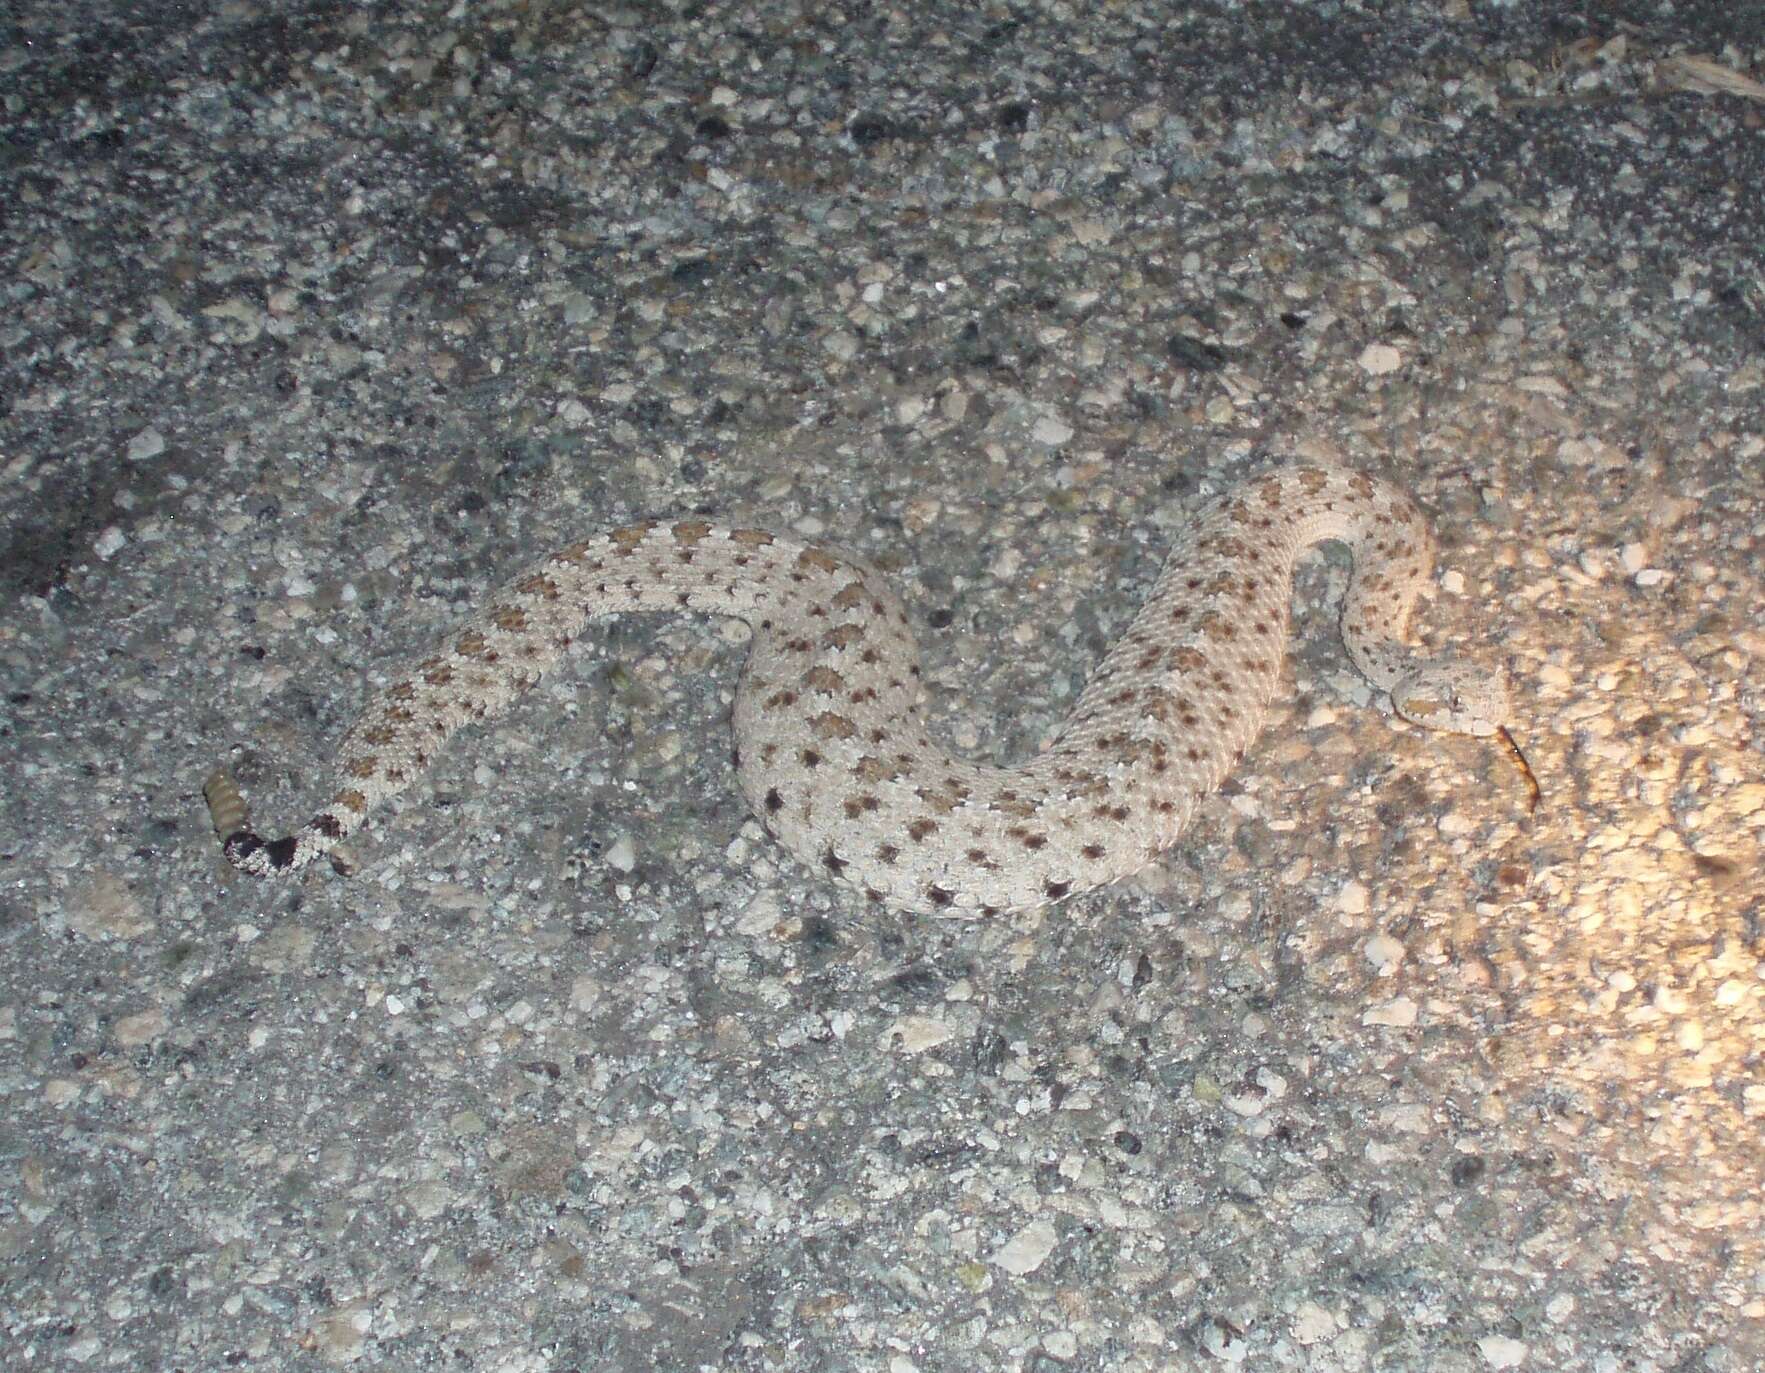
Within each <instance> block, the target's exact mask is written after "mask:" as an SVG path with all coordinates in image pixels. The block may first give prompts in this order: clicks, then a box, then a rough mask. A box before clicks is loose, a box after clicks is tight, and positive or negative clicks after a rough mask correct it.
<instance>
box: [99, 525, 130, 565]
mask: <svg viewBox="0 0 1765 1373" xmlns="http://www.w3.org/2000/svg"><path fill="white" fill-rule="evenodd" d="M128 541H129V538H128V535H126V534H124V533H123V531H122V530H120V529H118V528H117V527H116V526H115V525H114V524H107V525H105V526H104V528H103V530H101V531H100V532H99V535H98V537H97V539H96V540H94V541H93V544H92V551H93V552H94V553H96V554H97V555H98V556H99V557H100V558H105V559H109V558H111V557H114V556H115V555H116V554H117V553H119V552H121V551H122V547H123V545H124V544H126V543H128Z"/></svg>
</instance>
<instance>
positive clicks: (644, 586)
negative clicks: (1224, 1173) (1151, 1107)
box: [203, 461, 1539, 916]
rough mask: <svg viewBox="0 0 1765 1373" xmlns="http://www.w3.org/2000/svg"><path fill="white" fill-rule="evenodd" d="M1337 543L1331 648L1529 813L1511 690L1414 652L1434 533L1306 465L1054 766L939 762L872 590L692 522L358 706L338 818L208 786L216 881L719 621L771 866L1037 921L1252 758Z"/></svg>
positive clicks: (1227, 510) (1105, 664)
mask: <svg viewBox="0 0 1765 1373" xmlns="http://www.w3.org/2000/svg"><path fill="white" fill-rule="evenodd" d="M1328 540H1336V541H1339V542H1341V543H1343V544H1345V545H1347V548H1348V550H1349V554H1350V557H1351V559H1352V570H1351V572H1350V575H1349V579H1348V584H1347V588H1346V591H1345V593H1344V596H1343V601H1342V607H1341V615H1340V621H1339V625H1340V633H1341V638H1342V643H1343V647H1344V648H1345V649H1346V651H1347V655H1348V658H1349V660H1350V661H1351V662H1352V663H1353V665H1354V667H1355V668H1356V669H1357V670H1358V671H1359V673H1360V674H1361V675H1362V676H1363V677H1365V678H1366V680H1367V681H1368V682H1369V683H1370V684H1371V685H1372V686H1373V687H1374V688H1376V689H1377V690H1378V691H1379V692H1380V693H1382V694H1383V695H1384V696H1385V697H1387V698H1389V702H1390V706H1391V708H1392V710H1393V711H1394V713H1395V714H1397V715H1398V716H1400V717H1402V718H1403V719H1405V720H1408V721H1410V722H1411V723H1413V724H1416V725H1419V726H1422V727H1424V728H1427V729H1430V730H1439V731H1446V732H1450V733H1458V734H1466V735H1471V736H1475V737H1479V738H1497V739H1499V740H1500V741H1501V742H1502V745H1503V746H1504V747H1505V748H1506V749H1507V750H1508V752H1509V754H1510V756H1511V757H1512V758H1513V759H1514V760H1515V762H1516V763H1517V765H1518V766H1519V767H1520V769H1521V771H1522V773H1523V775H1524V777H1525V780H1526V784H1527V787H1528V790H1529V793H1530V798H1531V800H1530V804H1531V806H1532V807H1533V808H1536V806H1537V804H1538V796H1539V790H1538V783H1537V781H1536V779H1535V777H1534V776H1533V774H1532V771H1531V769H1530V767H1529V766H1527V764H1526V760H1525V757H1524V755H1523V754H1522V753H1521V752H1520V749H1519V746H1518V745H1517V744H1516V743H1515V741H1514V737H1513V734H1512V733H1511V731H1510V729H1509V721H1510V716H1511V696H1512V692H1511V687H1510V683H1509V679H1508V674H1507V672H1506V670H1505V669H1504V668H1503V667H1501V666H1500V665H1497V664H1493V663H1489V662H1479V661H1478V660H1477V659H1476V657H1475V656H1460V655H1458V654H1455V653H1452V652H1447V653H1441V654H1429V653H1424V652H1423V651H1422V650H1421V649H1419V648H1417V647H1415V646H1413V645H1412V643H1411V641H1410V638H1409V628H1410V620H1411V615H1412V611H1413V610H1414V608H1415V605H1416V603H1417V600H1418V598H1419V597H1420V596H1421V595H1422V593H1423V592H1424V591H1425V590H1426V589H1427V588H1428V587H1429V586H1430V584H1431V576H1432V569H1433V564H1434V540H1433V537H1432V534H1431V532H1430V529H1429V524H1428V521H1427V518H1426V517H1425V516H1424V515H1423V513H1422V511H1421V510H1420V508H1419V507H1418V506H1417V505H1416V504H1415V502H1414V501H1413V500H1412V499H1411V498H1410V497H1409V496H1408V495H1407V494H1406V493H1405V492H1404V491H1403V490H1402V489H1400V488H1399V487H1397V486H1396V485H1394V484H1392V483H1390V482H1387V481H1384V480H1381V479H1379V478H1377V477H1374V476H1372V475H1369V474H1367V473H1364V472H1361V471H1357V470H1353V469H1350V468H1347V467H1342V466H1337V465H1335V464H1329V463H1319V462H1315V461H1299V462H1293V463H1290V464H1287V465H1282V466H1278V467H1274V468H1271V469H1268V470H1265V471H1263V472H1260V473H1257V474H1254V475H1251V476H1249V477H1247V478H1245V479H1243V480H1241V481H1239V482H1237V483H1235V484H1233V485H1231V486H1229V487H1227V488H1226V489H1224V490H1222V491H1221V492H1219V493H1218V494H1217V495H1215V496H1213V497H1212V498H1211V499H1209V500H1206V501H1205V502H1203V503H1202V504H1201V505H1200V506H1199V507H1198V508H1197V509H1196V510H1195V511H1194V513H1193V514H1192V515H1191V516H1190V517H1189V518H1188V519H1186V520H1185V521H1184V523H1183V524H1182V526H1181V528H1180V530H1179V531H1178V532H1177V534H1176V535H1175V537H1174V538H1173V539H1172V542H1171V547H1170V549H1169V551H1168V554H1167V556H1166V559H1165V562H1164V565H1163V568H1162V570H1161V571H1160V573H1159V575H1158V578H1157V580H1156V581H1155V583H1154V585H1153V587H1152V589H1151V591H1150V593H1149V594H1148V595H1147V597H1146V598H1145V600H1144V602H1143V603H1142V604H1141V606H1140V608H1139V611H1138V613H1137V614H1136V615H1135V616H1134V618H1133V619H1132V621H1131V622H1130V623H1129V624H1128V626H1127V628H1126V630H1125V631H1124V632H1123V633H1122V634H1121V636H1120V637H1119V638H1118V639H1117V640H1116V641H1115V642H1114V643H1113V644H1112V645H1111V647H1110V648H1109V649H1108V650H1107V652H1106V653H1105V654H1104V656H1103V658H1102V660H1101V661H1100V662H1099V664H1098V665H1097V668H1096V670H1095V671H1094V672H1093V673H1092V674H1091V675H1090V677H1089V679H1088V681H1087V682H1086V685H1085V687H1084V689H1083V691H1082V692H1081V693H1080V695H1079V697H1078V699H1077V701H1076V702H1075V704H1074V706H1073V708H1072V710H1071V712H1070V713H1069V714H1068V716H1067V717H1066V719H1065V720H1064V722H1063V723H1062V724H1061V725H1060V726H1059V728H1058V730H1057V732H1056V733H1055V735H1054V737H1053V739H1052V741H1051V742H1050V743H1048V744H1047V746H1046V747H1044V748H1042V749H1041V750H1040V751H1039V752H1037V753H1036V754H1035V756H1033V757H1031V758H1029V759H1027V760H1025V761H1023V762H1021V763H1019V764H1017V765H1015V766H998V765H992V764H989V763H984V762H976V761H972V760H969V759H965V758H962V757H959V756H957V755H956V754H955V753H953V752H952V751H951V750H950V749H948V748H947V747H945V746H944V745H943V744H942V743H940V742H938V740H937V739H936V738H934V737H933V733H932V730H931V729H930V727H929V720H928V717H927V712H926V697H925V690H924V682H923V673H922V669H921V667H920V660H919V650H918V647H917V644H916V642H915V639H914V634H913V630H912V626H911V624H910V621H909V619H908V615H907V611H906V608H905V606H904V605H903V603H902V601H901V599H900V598H899V597H898V596H897V595H896V594H895V593H894V592H893V591H892V590H891V589H890V587H889V585H888V584H887V582H886V580H885V579H884V578H883V577H882V575H881V574H880V573H878V572H877V571H875V570H874V569H873V568H871V567H870V566H868V565H867V564H866V563H865V562H863V561H862V560H861V559H859V558H856V557H853V556H852V555H850V554H848V553H845V552H842V551H840V550H838V549H836V548H833V547H830V546H828V545H825V544H823V543H820V542H815V541H810V540H805V539H801V538H797V537H794V536H792V535H790V534H787V533H782V532H778V531H775V530H769V529H764V528H757V527H751V526H749V525H747V524H745V523H740V522H719V521H718V520H716V519H712V518H708V517H698V516H693V517H687V518H680V519H672V520H667V519H658V520H646V521H642V522H639V523H634V524H626V525H623V526H620V527H618V528H615V529H610V530H606V531H604V532H602V533H598V534H594V535H591V536H589V537H587V538H584V539H582V540H580V541H579V542H576V543H572V544H570V545H569V546H567V547H564V548H561V549H558V550H557V551H555V552H552V553H550V554H548V555H547V556H545V557H544V558H542V559H541V560H540V561H538V562H537V563H535V564H534V565H532V566H531V567H529V568H528V569H527V570H526V571H524V572H522V573H521V574H520V575H519V576H517V577H515V578H514V580H512V581H510V582H509V583H508V584H507V585H506V586H504V587H503V588H502V590H501V591H499V592H498V593H497V594H495V595H493V596H491V597H490V598H489V599H488V600H487V601H486V602H484V604H483V605H482V608H480V609H479V610H477V611H476V613H474V614H473V615H471V616H470V617H469V618H468V619H467V620H466V621H465V622H464V623H463V624H462V625H460V626H459V627H458V628H456V629H454V630H452V631H451V632H450V633H448V634H447V635H446V636H445V637H444V638H443V639H442V641H441V642H440V643H439V644H437V645H436V646H434V647H433V648H432V649H431V651H430V652H428V653H427V654H425V655H424V656H423V657H421V658H419V659H418V660H416V661H415V662H413V663H411V664H409V665H408V666H407V667H406V668H404V669H403V670H402V671H399V672H397V673H395V674H394V675H393V676H392V677H391V679H390V682H389V685H387V686H386V687H385V688H384V689H383V690H381V691H379V692H378V693H377V694H376V695H375V696H374V697H373V699H372V700H371V701H370V702H369V704H368V705H367V707H366V708H365V709H364V710H363V712H362V714H361V716H360V717H359V719H358V720H357V721H356V723H355V724H354V725H353V726H352V727H351V728H350V729H349V731H348V733H347V735H346V736H345V737H344V739H343V741H342V743H341V745H340V748H339V762H338V764H337V768H336V776H335V778H334V780H333V782H332V783H331V786H330V789H329V792H328V797H329V799H328V800H326V801H325V802H324V804H323V805H322V806H320V808H319V809H318V810H317V811H316V812H315V813H314V814H313V816H312V818H311V819H309V820H308V821H306V823H305V824H304V825H302V826H301V827H300V828H299V829H297V830H295V831H293V832H292V833H290V834H288V835H286V836H285V837H282V838H265V837H263V836H262V835H260V834H259V833H258V832H257V830H256V829H255V828H253V825H252V822H251V816H250V811H249V808H248V806H247V803H246V801H245V799H244V797H243V795H242V794H241V792H240V791H239V788H238V786H237V784H236V783H235V782H234V781H233V778H232V777H231V775H230V773H229V772H227V771H226V770H225V769H224V768H223V769H220V770H217V771H216V772H215V773H214V774H213V775H212V776H210V777H209V779H208V781H207V782H206V784H205V785H204V788H203V790H204V795H205V797H206V799H207V801H208V805H209V810H210V816H211V819H212V821H213V824H214V828H215V831H216V834H217V836H218V837H219V839H220V840H221V843H222V850H223V852H224V854H225V856H226V859H227V860H228V862H230V863H231V864H232V866H233V867H235V868H237V869H238V870H239V871H241V872H244V873H248V874H253V875H257V876H266V877H267V876H275V875H280V874H288V873H293V872H297V871H299V870H300V869H302V868H305V867H306V866H307V865H308V864H310V863H311V862H313V860H315V859H317V858H320V857H322V856H324V855H327V854H334V850H336V848H337V846H338V845H339V844H340V843H342V841H344V840H345V839H347V838H348V837H349V836H350V835H351V834H353V833H354V832H355V831H356V830H358V829H359V828H360V827H361V826H362V824H363V822H364V821H365V819H366V818H367V816H368V815H369V813H370V812H371V811H373V810H374V808H375V807H377V806H379V805H382V804H383V803H385V802H386V801H387V800H389V799H390V798H391V797H393V796H395V795H397V794H398V793H400V792H402V791H403V790H404V789H405V788H407V787H408V786H410V785H411V783H412V782H413V781H414V780H416V779H417V778H418V777H420V776H421V775H422V774H423V772H424V771H425V769H427V768H428V766H429V765H430V763H431V762H432V760H433V759H434V758H435V756H436V754H437V752H438V751H439V750H440V749H441V748H442V747H443V745H444V744H445V743H446V741H447V740H448V739H449V738H450V737H451V736H452V735H453V734H455V733H456V732H457V731H459V730H460V729H461V728H462V727H465V726H468V725H474V724H478V723H480V722H482V721H485V720H488V719H490V718H492V717H493V716H496V715H498V714H499V713H500V712H502V711H503V710H504V709H505V708H507V707H508V706H509V705H510V704H511V703H512V702H514V701H515V700H517V699H518V698H520V697H522V696H524V695H526V694H527V693H528V692H530V691H531V690H532V689H533V687H534V686H535V685H536V684H537V683H538V682H539V681H540V680H541V679H542V678H543V677H544V675H545V674H546V673H548V672H550V671H551V670H552V669H553V668H555V667H556V666H558V664H559V663H560V662H561V661H562V660H563V659H564V657H565V656H566V655H567V654H568V653H569V652H570V651H571V649H572V648H573V647H575V646H576V645H577V644H578V643H579V642H580V641H581V640H582V639H583V638H584V631H585V628H586V626H588V625H589V624H591V623H592V622H595V621H600V620H604V619H606V618H608V617H611V616H615V615H623V614H627V613H632V612H681V611H689V612H699V613H703V614H710V615H718V616H731V617H735V618H737V619H741V620H744V621H746V622H747V624H748V625H749V627H750V628H751V631H752V634H751V637H750V639H749V644H748V653H747V660H746V662H745V664H744V665H743V667H742V670H741V675H740V679H739V682H738V685H737V688H736V693H735V700H734V706H733V711H732V715H733V732H734V743H735V749H734V764H735V767H734V771H735V777H736V781H737V785H738V786H739V787H740V789H741V793H742V795H743V797H744V798H745V799H746V801H747V803H748V805H749V807H750V808H751V809H752V811H753V812H754V814H755V815H756V816H757V817H758V818H759V820H760V821H761V823H762V824H763V825H764V826H765V828H766V830H767V831H768V832H769V833H770V834H771V835H773V836H774V837H775V838H776V839H777V841H778V842H779V844H781V845H782V846H783V847H784V848H785V849H786V850H788V851H789V852H790V853H791V854H793V855H794V856H795V857H796V858H798V859H799V860H801V861H802V862H803V863H805V864H807V865H808V866H810V867H811V868H813V869H816V870H819V871H821V872H824V873H825V874H827V876H828V877H829V878H832V879H837V880H838V881H839V882H841V883H844V884H846V885H848V886H850V887H852V888H855V889H856V890H858V891H859V892H862V893H863V895H864V896H865V897H866V898H868V899H869V900H871V901H875V902H880V903H883V904H884V905H886V906H888V907H892V908H895V909H898V910H903V911H915V912H932V913H950V914H954V915H967V916H990V915H996V914H1001V913H1007V912H1019V911H1025V910H1032V909H1035V908H1037V907H1041V906H1046V905H1050V904H1053V903H1056V902H1061V901H1065V900H1067V899H1069V898H1071V897H1073V896H1076V895H1078V894H1080V893H1083V892H1087V891H1091V890H1093V889H1095V888H1098V887H1102V886H1105V885H1107V884H1109V883H1113V882H1117V881H1120V880H1121V879H1123V878H1126V877H1129V876H1131V875H1132V874H1134V873H1136V872H1139V871H1140V870H1141V869H1143V868H1145V867H1146V866H1147V865H1149V864H1151V863H1153V862H1155V861H1156V860H1157V859H1158V858H1159V856H1160V855H1161V854H1162V853H1163V852H1164V851H1165V850H1166V849H1168V848H1170V847H1171V845H1172V844H1174V843H1175V842H1176V841H1177V839H1178V837H1179V836H1180V835H1181V834H1182V833H1183V831H1184V829H1185V828H1186V827H1187V825H1188V824H1189V822H1190V820H1191V819H1192V818H1193V816H1194V815H1195V812H1196V809H1197V807H1198V806H1199V805H1200V803H1201V801H1202V800H1203V799H1204V798H1205V797H1207V796H1208V795H1209V794H1210V793H1211V792H1213V791H1214V789H1215V788H1217V787H1218V786H1219V785H1220V783H1221V782H1222V781H1223V780H1224V778H1225V776H1226V775H1227V773H1228V772H1229V771H1230V770H1231V768H1232V767H1234V766H1235V765H1236V764H1237V763H1238V762H1240V761H1241V760H1242V759H1243V758H1244V756H1245V753H1246V751H1247V750H1248V749H1249V748H1250V747H1251V744H1252V742H1253V741H1254V740H1255V739H1256V737H1257V735H1258V733H1259V732H1260V731H1261V729H1262V726H1263V723H1264V721H1265V719H1266V718H1267V716H1268V713H1269V708H1270V705H1271V703H1272V701H1273V699H1274V696H1275V693H1276V691H1277V689H1278V687H1279V685H1280V681H1281V675H1282V659H1283V654H1284V652H1285V647H1286V641H1287V635H1288V616H1289V610H1290V606H1291V602H1292V599H1293V576H1294V568H1295V565H1296V563H1297V562H1298V560H1299V558H1300V557H1301V555H1302V554H1304V553H1305V552H1306V551H1307V550H1308V549H1310V548H1311V547H1312V546H1314V545H1316V544H1319V543H1321V542H1324V541H1328ZM333 863H334V864H336V863H337V859H336V857H335V855H334V857H333Z"/></svg>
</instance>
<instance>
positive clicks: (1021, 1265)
mask: <svg viewBox="0 0 1765 1373" xmlns="http://www.w3.org/2000/svg"><path fill="white" fill-rule="evenodd" d="M1058 1238H1059V1237H1058V1236H1057V1235H1056V1234H1055V1233H1054V1227H1053V1226H1052V1225H1050V1224H1049V1223H1048V1222H1047V1221H1045V1220H1033V1221H1031V1222H1030V1223H1029V1224H1028V1225H1026V1226H1024V1228H1023V1229H1021V1230H1019V1231H1018V1232H1017V1233H1016V1234H1015V1235H1013V1236H1012V1237H1011V1238H1010V1239H1008V1240H1006V1241H1005V1243H1004V1244H1002V1245H1000V1246H999V1247H998V1248H997V1249H995V1250H994V1251H993V1262H994V1263H996V1264H998V1265H999V1267H1001V1268H1003V1269H1004V1270H1005V1271H1006V1272H1007V1273H1015V1274H1017V1275H1018V1276H1019V1277H1022V1276H1023V1275H1024V1274H1025V1273H1033V1272H1035V1271H1036V1270H1037V1269H1038V1268H1040V1267H1041V1266H1042V1263H1043V1261H1044V1260H1045V1259H1047V1257H1048V1255H1050V1254H1052V1253H1053V1252H1054V1245H1055V1242H1056V1240H1057V1239H1058Z"/></svg>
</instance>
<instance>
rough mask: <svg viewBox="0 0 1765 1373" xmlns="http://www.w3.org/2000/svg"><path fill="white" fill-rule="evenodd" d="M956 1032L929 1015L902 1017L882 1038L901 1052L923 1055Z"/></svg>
mask: <svg viewBox="0 0 1765 1373" xmlns="http://www.w3.org/2000/svg"><path fill="white" fill-rule="evenodd" d="M955 1035H956V1031H955V1030H954V1029H953V1028H952V1027H951V1025H950V1023H949V1022H948V1021H947V1020H939V1019H938V1018H937V1017H936V1016H930V1015H904V1016H902V1017H901V1018H900V1019H899V1020H897V1021H895V1023H894V1024H893V1025H891V1026H889V1028H888V1029H887V1030H885V1031H883V1038H884V1039H885V1040H887V1041H889V1042H892V1043H894V1044H896V1045H898V1046H899V1047H900V1048H901V1050H902V1052H904V1053H909V1054H920V1053H924V1052H925V1051H926V1050H927V1049H935V1048H937V1047H938V1045H940V1044H947V1043H948V1042H949V1041H950V1040H951V1039H953V1038H955Z"/></svg>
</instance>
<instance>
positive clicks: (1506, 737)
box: [1495, 725, 1544, 815]
mask: <svg viewBox="0 0 1765 1373" xmlns="http://www.w3.org/2000/svg"><path fill="white" fill-rule="evenodd" d="M1495 734H1496V737H1497V738H1498V739H1500V740H1501V742H1502V747H1503V748H1504V749H1505V750H1506V751H1507V755H1508V757H1510V758H1512V759H1513V760H1514V766H1515V767H1517V768H1519V769H1520V776H1522V777H1524V778H1525V779H1526V794H1527V804H1526V814H1528V815H1532V814H1534V813H1536V812H1537V810H1538V802H1539V799H1540V798H1541V797H1542V796H1543V794H1544V793H1543V792H1541V791H1540V790H1539V787H1538V777H1537V776H1536V775H1535V774H1534V773H1533V771H1532V764H1530V763H1528V762H1527V761H1526V755H1525V754H1524V753H1522V752H1520V746H1519V745H1518V744H1516V743H1515V742H1514V736H1513V735H1512V734H1510V733H1508V727H1507V726H1506V725H1497V726H1496V727H1495Z"/></svg>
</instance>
